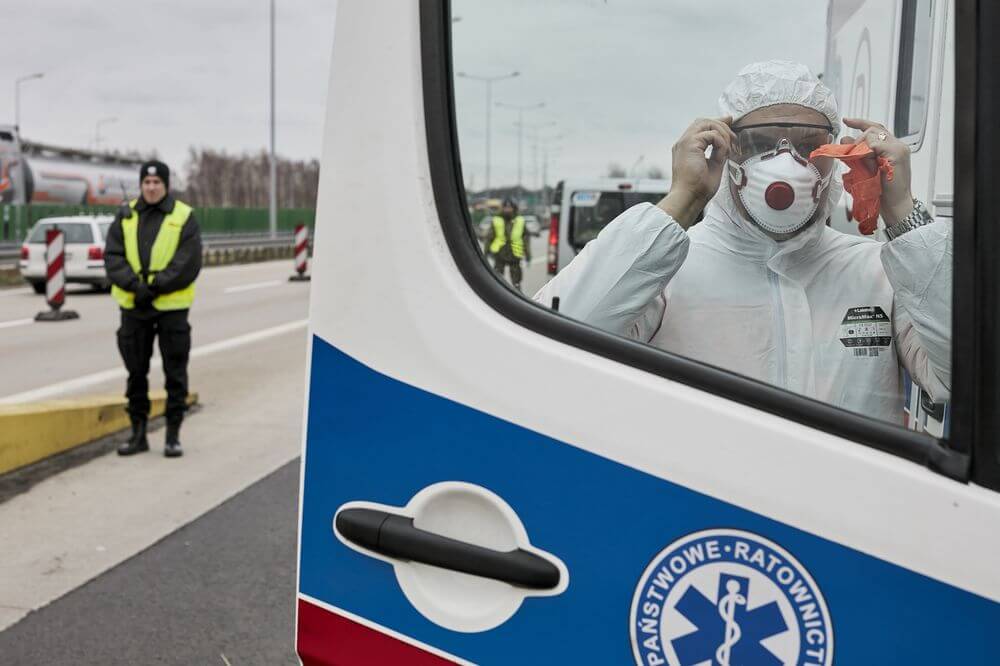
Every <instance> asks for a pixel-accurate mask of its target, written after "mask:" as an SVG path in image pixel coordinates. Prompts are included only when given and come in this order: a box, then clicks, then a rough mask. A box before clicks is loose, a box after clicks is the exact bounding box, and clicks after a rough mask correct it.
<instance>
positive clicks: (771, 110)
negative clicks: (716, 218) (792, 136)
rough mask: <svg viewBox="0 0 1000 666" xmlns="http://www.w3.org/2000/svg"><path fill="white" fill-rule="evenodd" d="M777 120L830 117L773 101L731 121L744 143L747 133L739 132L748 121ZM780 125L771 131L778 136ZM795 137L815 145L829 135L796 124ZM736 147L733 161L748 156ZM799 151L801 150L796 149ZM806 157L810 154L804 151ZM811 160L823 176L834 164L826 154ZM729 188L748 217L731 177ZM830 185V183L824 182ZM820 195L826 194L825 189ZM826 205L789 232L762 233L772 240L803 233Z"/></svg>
mask: <svg viewBox="0 0 1000 666" xmlns="http://www.w3.org/2000/svg"><path fill="white" fill-rule="evenodd" d="M777 123H798V124H807V125H825V126H829V124H830V121H829V119H827V117H826V116H825V115H823V114H822V113H820V112H819V111H816V110H815V109H809V108H806V107H804V106H800V105H798V104H775V105H774V106H766V107H764V108H762V109H757V110H756V111H751V112H750V113H748V114H747V115H745V116H743V117H742V118H740V119H739V120H738V121H737V122H735V123H733V131H734V132H736V135H737V137H738V138H739V139H740V143H744V139H745V138H747V137H743V136H741V134H742V133H741V132H740V128H742V127H747V126H750V125H767V124H777ZM752 131H753V132H755V133H758V134H760V133H763V134H765V135H766V134H767V132H768V130H767V129H766V128H760V129H755V130H752ZM781 132H782V129H775V130H774V135H775V137H777V136H778V135H779V134H781ZM795 132H796V138H797V139H799V140H800V143H802V144H808V145H809V146H812V144H814V143H815V144H816V145H815V147H817V148H818V147H819V146H820V145H822V144H824V143H826V142H827V141H828V140H829V139H830V135H829V134H828V133H827V132H826V130H824V129H815V128H802V129H800V128H797V129H796V130H795ZM737 151H738V149H737V148H734V154H733V155H731V156H730V158H729V159H731V160H733V161H735V162H742V161H743V160H744V159H746V158H747V157H749V155H740V154H738V152H737ZM799 152H801V150H800V151H799ZM803 157H805V158H806V159H808V158H809V155H808V154H806V155H803ZM814 164H815V165H816V167H817V168H818V169H819V171H820V173H821V174H823V175H824V176H825V175H826V174H828V173H829V172H830V170H831V169H832V168H833V159H832V158H829V157H820V158H817V159H816V160H814ZM729 185H730V189H731V191H732V194H733V199H734V200H735V201H736V206H737V207H738V208H739V211H740V214H741V215H743V217H744V219H747V220H750V219H751V218H750V215H749V213H747V211H746V208H745V207H744V206H743V202H742V201H740V197H739V194H738V192H737V190H736V185H735V184H734V183H733V182H732V180H730V183H729ZM827 187H829V186H827ZM821 196H826V195H825V192H824V193H823V194H821ZM826 213H827V211H826V207H825V206H820V207H818V208H817V209H816V212H815V213H814V214H813V219H810V220H809V222H808V223H807V224H806V225H805V226H803V227H802V228H801V229H799V230H798V231H794V232H792V233H788V234H778V233H772V232H769V231H766V230H762V231H764V233H765V234H767V235H768V236H770V237H771V238H774V239H775V240H787V239H789V238H794V237H795V236H797V235H798V234H800V233H802V232H803V231H804V230H806V229H808V228H809V227H811V226H812V225H813V223H814V222H815V221H816V220H817V219H819V217H821V216H824V215H826Z"/></svg>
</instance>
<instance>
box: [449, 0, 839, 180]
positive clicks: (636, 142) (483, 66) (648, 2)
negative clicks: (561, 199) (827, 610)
mask: <svg viewBox="0 0 1000 666" xmlns="http://www.w3.org/2000/svg"><path fill="white" fill-rule="evenodd" d="M452 6H453V10H452V11H453V13H454V15H455V16H457V17H460V19H459V20H458V21H457V22H455V23H453V34H454V57H455V70H456V71H464V72H467V73H469V74H477V75H489V76H492V75H500V74H505V73H508V72H511V71H514V70H518V71H520V72H521V75H520V76H519V77H517V78H515V79H511V80H506V81H500V82H497V83H495V84H494V86H493V99H494V101H500V102H507V103H514V104H533V103H538V102H544V103H545V105H546V106H545V108H543V109H541V110H538V111H532V112H526V113H525V125H526V126H527V125H529V124H532V123H553V122H554V123H555V125H552V126H547V127H546V128H545V129H544V130H541V133H542V134H543V135H545V134H548V135H550V136H558V135H561V134H564V135H565V136H564V138H562V139H559V140H557V141H553V142H552V143H553V153H554V154H556V155H557V156H556V157H555V158H554V159H553V160H552V162H551V163H550V167H549V182H554V181H556V180H558V179H560V178H565V177H568V176H575V177H595V176H602V175H604V174H605V173H606V170H607V165H608V163H609V162H617V163H619V164H621V165H622V166H624V167H625V168H630V167H631V166H632V165H633V164H634V163H635V162H636V161H637V160H638V159H639V157H640V156H644V158H643V161H642V162H641V164H640V167H639V171H645V170H646V169H648V167H649V166H651V165H658V166H659V167H661V168H662V169H664V170H665V171H667V172H668V173H669V167H670V157H669V155H670V147H671V146H672V145H673V142H674V140H675V139H676V138H677V137H678V136H679V135H680V133H681V132H683V130H684V128H685V127H687V125H688V124H689V123H690V122H691V121H692V120H694V119H695V118H697V117H699V116H709V115H710V116H715V115H718V114H717V104H716V101H717V100H718V97H719V93H720V92H721V91H722V89H723V88H724V87H725V85H726V83H728V82H729V81H730V80H731V79H732V78H733V76H734V75H735V74H736V72H737V71H739V69H740V68H741V67H742V66H743V65H745V64H747V63H749V62H752V61H755V60H764V59H769V58H782V59H791V60H798V61H800V62H803V63H805V64H806V65H808V66H809V67H810V68H812V69H813V71H814V72H817V73H818V72H821V71H822V68H823V58H824V49H825V41H826V8H827V2H826V0H768V1H767V2H748V1H747V0H669V1H668V0H607V1H606V2H605V0H544V1H539V0H505V1H504V2H496V1H489V0H453V3H452ZM455 87H456V107H457V113H458V116H459V137H460V141H461V145H462V162H463V168H464V171H465V174H464V175H465V179H466V184H467V186H470V187H474V188H475V189H482V188H483V187H484V180H485V173H484V171H485V158H484V155H485V124H486V118H485V114H486V109H485V97H486V90H485V85H484V84H482V83H479V82H475V81H470V80H467V79H461V78H460V79H458V80H457V81H456V83H455ZM492 116H493V117H492V125H493V149H492V154H493V158H492V160H491V162H492V177H491V184H492V185H493V186H497V185H509V184H514V183H515V181H516V179H517V131H516V129H515V127H514V122H515V121H516V120H517V112H516V111H512V110H508V109H504V108H496V107H494V108H493V114H492ZM529 131H530V130H529ZM527 136H528V135H527V134H526V139H525V145H524V158H523V161H524V169H523V173H524V175H523V178H522V182H523V183H524V184H525V185H526V186H530V187H535V186H536V183H537V182H538V180H537V177H536V175H535V170H534V148H533V142H531V141H529V140H528V139H527ZM539 161H541V158H539ZM540 170H541V168H540V167H539V171H540Z"/></svg>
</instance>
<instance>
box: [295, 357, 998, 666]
mask: <svg viewBox="0 0 1000 666" xmlns="http://www.w3.org/2000/svg"><path fill="white" fill-rule="evenodd" d="M312 350H313V351H312V353H313V358H312V377H311V388H310V404H309V432H308V437H307V452H306V470H305V475H304V488H303V517H302V537H301V538H302V550H301V553H302V555H301V568H300V590H301V592H302V593H303V594H307V595H310V596H312V597H315V598H317V599H319V600H321V601H324V602H326V603H329V604H332V605H334V606H337V607H339V608H343V609H345V610H347V611H350V612H352V613H355V614H357V615H360V616H363V617H365V618H368V619H369V620H371V621H373V622H376V623H378V624H381V625H383V626H386V627H389V628H390V629H393V630H395V631H398V632H400V633H402V634H405V635H408V636H412V637H414V638H416V639H418V640H420V641H422V642H424V643H427V644H430V645H434V646H435V647H438V648H440V649H442V650H445V651H447V652H449V653H451V654H455V655H458V656H460V657H463V658H465V659H468V660H471V661H474V662H477V663H482V664H528V663H546V664H555V663H574V664H602V665H604V664H630V663H633V657H632V650H631V646H630V639H629V611H630V605H631V602H632V597H633V594H634V592H635V589H636V585H637V584H638V582H639V579H640V577H641V576H642V574H643V571H644V570H645V568H646V567H647V565H648V564H649V563H650V560H651V559H652V558H653V557H655V556H656V555H657V553H659V552H660V551H661V550H662V549H663V548H664V547H665V546H666V545H667V544H669V543H671V542H673V541H674V540H676V539H678V538H679V537H682V536H684V535H686V534H690V533H692V532H697V531H700V530H706V529H710V528H718V527H725V528H735V529H740V530H746V531H749V532H754V533H756V534H759V535H761V536H763V537H765V538H767V539H770V540H771V541H773V542H776V543H777V544H780V545H781V546H782V547H783V548H785V549H786V550H788V551H789V552H791V553H793V554H794V556H795V557H796V559H797V560H798V561H799V562H800V563H801V564H802V565H803V566H804V567H805V568H806V569H807V570H808V571H809V573H810V574H811V575H812V577H813V578H814V579H815V581H816V583H817V585H818V587H819V588H820V589H821V590H822V594H823V595H824V597H825V599H826V603H827V605H828V607H829V611H830V615H831V617H832V622H833V627H834V636H835V661H836V663H839V664H996V663H1000V662H998V659H1000V657H998V654H1000V653H998V651H997V648H996V647H994V646H993V645H992V643H991V641H993V640H994V634H995V631H996V628H997V627H1000V604H998V603H995V602H992V601H990V600H987V599H984V598H982V597H979V596H977V595H974V594H971V593H969V592H966V591H963V590H960V589H957V588H955V587H952V586H949V585H946V584H944V583H941V582H939V581H936V580H933V579H931V578H928V577H926V576H922V575H920V574H917V573H914V572H912V571H909V570H907V569H904V568H902V567H899V566H896V565H893V564H890V563H888V562H885V561H882V560H879V559H877V558H874V557H871V556H868V555H865V554H864V553H861V552H858V551H856V550H852V549H850V548H847V547H844V546H842V545H839V544H837V543H833V542H831V541H828V540H826V539H822V538H820V537H817V536H815V535H812V534H809V533H807V532H803V531H801V530H798V529H794V528H792V527H789V526H788V525H784V524H782V523H779V522H776V521H774V520H770V519H768V518H765V517H763V516H760V515H757V514H754V513H752V512H750V511H746V510H744V509H741V508H739V507H737V506H733V505H731V504H728V503H726V502H723V501H719V500H717V499H713V498H711V497H707V496H705V495H703V494H700V493H697V492H693V491H691V490H689V489H687V488H684V487H681V486H678V485H676V484H673V483H670V482H667V481H664V480H663V479H659V478H656V477H654V476H651V475H649V474H646V473H643V472H640V471H637V470H635V469H632V468H629V467H627V466H624V465H621V464H618V463H615V462H613V461H610V460H607V459H605V458H602V457H599V456H596V455H593V454H590V453H587V452H585V451H583V450H580V449H578V448H575V447H573V446H569V445H567V444H565V443H563V442H559V441H557V440H554V439H551V438H549V437H545V436H543V435H541V434H539V433H536V432H533V431H531V430H527V429H525V428H522V427H519V426H517V425H514V424H512V423H509V422H506V421H503V420H501V419H498V418H495V417H492V416H489V415H487V414H484V413H482V412H479V411H476V410H474V409H471V408H468V407H465V406H462V405H460V404H457V403H455V402H452V401H450V400H446V399H444V398H441V397H440V396H437V395H434V394H431V393H428V392H425V391H422V390H419V389H417V388H414V387H412V386H409V385H407V384H404V383H402V382H399V381H396V380H393V379H390V378H388V377H386V376H384V375H381V374H379V373H377V372H375V371H373V370H372V369H370V368H368V367H366V366H364V365H363V364H361V363H359V362H357V361H355V360H354V359H352V358H351V357H349V356H347V355H345V354H344V353H342V352H340V351H339V350H337V349H336V348H334V347H332V346H331V345H329V344H328V343H326V342H324V341H323V340H322V339H320V338H315V339H314V343H313V347H312ZM608 418H609V419H614V418H615V415H614V414H613V413H609V414H608ZM817 473H822V471H821V470H817ZM452 480H454V481H466V482H469V483H474V484H479V485H481V486H484V487H486V488H488V489H490V490H492V491H493V492H495V493H497V494H499V495H500V496H501V497H503V498H504V499H505V500H507V502H509V503H510V505H511V506H512V507H513V508H514V510H515V511H516V512H517V513H518V515H519V516H520V518H521V520H522V521H523V523H524V525H525V527H526V528H527V530H528V533H529V534H530V535H531V540H532V543H533V544H534V545H535V546H537V547H538V548H541V549H543V550H546V551H548V552H551V553H553V554H555V555H557V556H558V557H560V558H562V560H563V561H564V562H565V563H566V565H567V567H568V568H569V572H570V585H569V588H568V589H567V590H566V591H565V592H564V593H563V594H561V595H559V596H556V597H543V598H529V599H527V600H525V602H524V605H523V606H522V607H521V609H520V610H519V611H518V612H517V613H516V614H515V615H514V617H513V618H511V619H510V620H509V621H508V622H506V623H505V624H503V625H501V626H500V627H498V628H496V629H494V630H491V631H487V632H483V633H478V634H462V633H457V632H452V631H448V630H446V629H443V628H441V627H439V626H437V625H435V624H433V623H431V622H430V621H428V620H426V619H425V618H424V617H423V616H421V615H420V614H419V613H417V612H416V611H415V610H414V609H413V607H412V606H411V605H410V603H409V602H408V601H407V600H406V598H405V597H404V596H403V593H402V592H401V591H400V589H399V586H398V584H397V583H396V580H395V575H394V573H393V570H392V568H391V567H390V566H389V565H387V564H386V563H384V562H381V561H379V560H376V559H373V558H370V557H365V556H363V555H361V554H359V553H357V552H355V551H353V550H351V549H349V548H347V547H345V546H344V545H343V544H341V543H340V542H339V541H338V540H337V539H336V537H335V536H334V534H333V531H332V528H331V522H332V519H333V515H334V512H335V511H336V510H337V508H338V507H339V506H341V505H342V504H343V503H345V502H348V501H351V500H370V501H374V502H381V503H385V504H391V505H397V506H402V505H404V504H406V502H407V501H409V499H410V498H411V497H412V496H413V495H414V494H416V493H417V492H418V491H419V490H421V489H422V488H424V487H426V486H428V485H430V484H432V483H436V482H439V481H452ZM942 547H944V544H942Z"/></svg>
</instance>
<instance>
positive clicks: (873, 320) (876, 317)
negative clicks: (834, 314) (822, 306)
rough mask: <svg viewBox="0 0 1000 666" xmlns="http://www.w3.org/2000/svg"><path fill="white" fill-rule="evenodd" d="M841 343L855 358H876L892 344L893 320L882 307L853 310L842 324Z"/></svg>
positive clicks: (865, 307) (872, 306) (849, 311)
mask: <svg viewBox="0 0 1000 666" xmlns="http://www.w3.org/2000/svg"><path fill="white" fill-rule="evenodd" d="M840 342H841V343H842V344H843V345H844V346H845V347H847V348H848V349H850V350H852V351H853V353H854V355H855V356H875V357H877V356H878V355H879V354H880V353H882V352H885V351H888V348H889V345H891V344H892V320H891V319H889V315H887V314H886V313H885V310H883V309H882V308H881V307H879V306H877V305H865V306H860V307H856V308H851V309H850V310H848V311H847V314H846V315H844V320H843V321H841V322H840Z"/></svg>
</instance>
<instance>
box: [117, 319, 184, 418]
mask: <svg viewBox="0 0 1000 666" xmlns="http://www.w3.org/2000/svg"><path fill="white" fill-rule="evenodd" d="M153 338H159V342H160V357H161V358H162V359H163V373H164V374H165V375H166V378H167V382H166V389H167V408H166V417H167V423H177V424H179V423H180V422H181V421H182V420H183V419H184V412H185V411H187V395H188V375H187V364H188V356H190V354H191V325H190V324H188V311H187V310H172V311H169V312H156V311H152V312H151V311H148V310H147V311H144V312H141V313H133V312H132V311H131V310H122V323H121V328H119V329H118V351H119V352H120V353H121V356H122V360H123V361H125V369H126V370H128V384H127V385H126V388H125V397H127V398H128V413H129V416H130V417H132V420H138V419H146V418H148V417H149V359H150V358H152V356H153Z"/></svg>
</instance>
